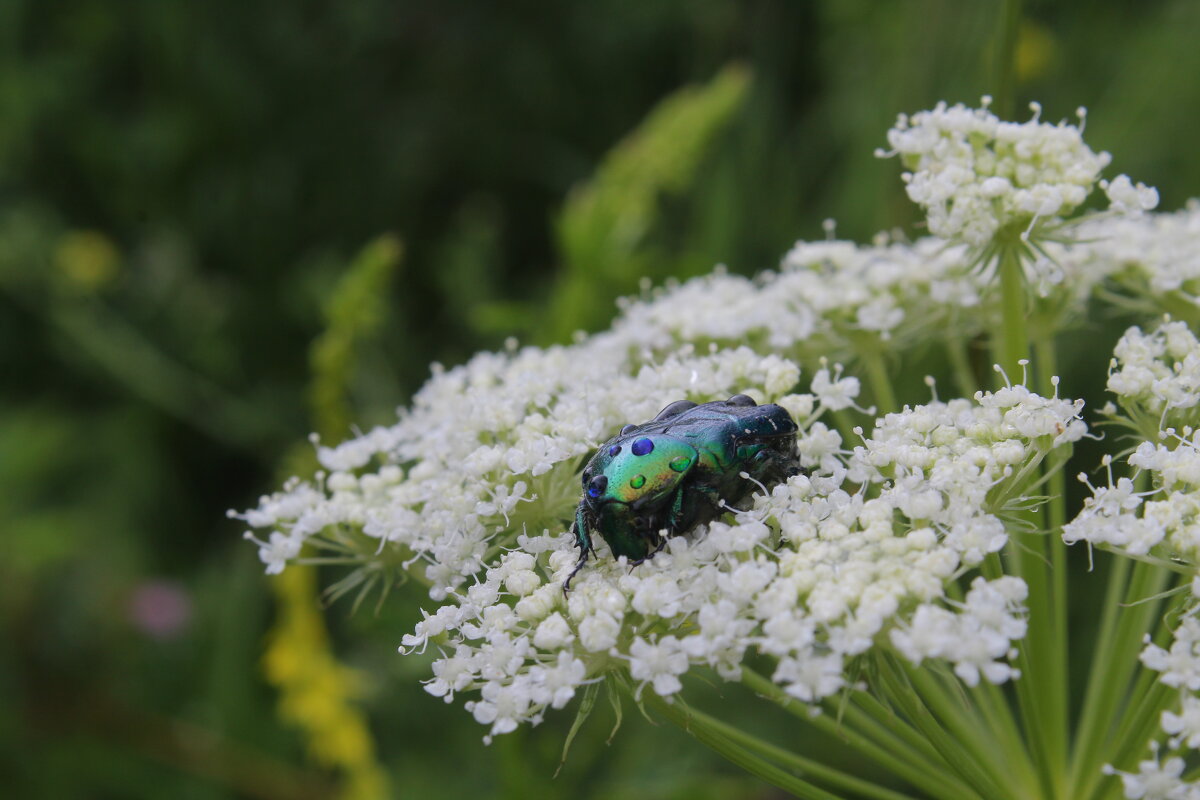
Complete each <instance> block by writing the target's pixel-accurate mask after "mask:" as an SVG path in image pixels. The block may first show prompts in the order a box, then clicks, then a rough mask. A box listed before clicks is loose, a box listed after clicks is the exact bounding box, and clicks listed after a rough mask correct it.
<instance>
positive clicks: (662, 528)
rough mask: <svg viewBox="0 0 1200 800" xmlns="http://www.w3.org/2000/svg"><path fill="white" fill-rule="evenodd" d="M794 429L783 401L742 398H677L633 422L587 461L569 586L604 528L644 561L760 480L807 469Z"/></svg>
mask: <svg viewBox="0 0 1200 800" xmlns="http://www.w3.org/2000/svg"><path fill="white" fill-rule="evenodd" d="M796 431H797V426H796V423H795V421H794V420H793V419H792V417H791V415H790V414H788V412H787V411H786V410H785V409H783V408H782V407H781V406H777V405H774V404H766V405H761V406H760V405H757V404H756V403H755V402H754V400H753V398H751V397H748V396H747V395H744V394H739V395H734V396H733V397H731V398H729V399H728V400H718V401H716V402H713V403H703V404H697V403H693V402H691V401H690V400H679V401H676V402H674V403H671V404H670V405H669V406H667V407H666V408H664V409H663V410H662V411H660V412H659V414H658V416H656V417H655V418H654V419H652V420H650V421H649V422H645V423H643V424H641V425H626V426H625V427H624V428H622V429H621V432H620V433H619V434H617V435H616V436H614V437H613V438H612V439H610V440H608V441H607V442H605V443H604V445H603V446H602V447H601V448H600V449H599V450H598V451H597V452H596V455H594V456H593V457H592V459H591V460H590V461H589V462H588V464H587V466H586V467H584V470H583V499H582V500H581V501H580V502H579V508H578V509H577V510H576V512H575V523H574V525H573V526H572V528H573V530H574V533H575V542H576V544H578V545H579V550H580V554H579V563H577V564H576V565H575V569H574V570H572V572H571V574H570V575H569V576H568V577H567V580H566V581H565V582H564V583H563V591H564V592H566V591H567V590H568V588H569V587H570V584H571V579H572V578H574V577H575V575H576V573H578V572H579V570H581V569H583V566H584V564H586V563H587V560H588V554H589V553H592V554H594V553H595V550H594V547H593V545H592V537H593V536H594V535H596V534H599V535H600V536H601V537H602V538H603V539H604V541H605V542H607V543H608V546H609V548H611V549H612V552H613V555H615V556H625V557H626V558H628V559H629V560H630V562H632V563H633V564H635V565H636V564H640V563H642V562H643V561H645V560H646V559H647V558H650V557H652V556H653V555H654V554H655V553H657V552H658V551H659V550H661V549H662V548H663V547H664V545H665V544H666V540H667V537H668V536H676V535H678V534H681V533H686V532H687V531H689V530H691V529H692V528H694V527H695V526H697V525H700V524H702V523H705V522H710V521H711V520H713V519H715V518H716V517H718V516H720V515H721V514H723V513H725V511H726V510H728V507H730V506H734V505H735V504H737V503H739V502H741V501H742V500H744V499H745V498H746V497H748V496H749V495H750V493H751V492H752V491H753V490H754V488H755V486H756V485H757V484H756V483H755V481H757V482H758V483H759V484H762V485H764V486H767V487H770V486H772V485H774V484H776V483H779V482H780V481H782V480H786V479H787V478H788V477H790V476H792V475H796V474H799V473H800V472H801V471H802V470H801V468H800V461H799V457H798V456H797V454H796ZM743 473H744V474H746V475H747V476H748V477H742V475H743ZM722 501H724V503H722ZM664 533H665V536H664V535H663V534H664Z"/></svg>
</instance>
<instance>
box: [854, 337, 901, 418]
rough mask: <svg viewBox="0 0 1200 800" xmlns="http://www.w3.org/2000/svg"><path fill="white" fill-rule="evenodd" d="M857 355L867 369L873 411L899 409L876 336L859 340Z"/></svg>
mask: <svg viewBox="0 0 1200 800" xmlns="http://www.w3.org/2000/svg"><path fill="white" fill-rule="evenodd" d="M858 352H859V357H860V358H862V362H863V367H865V368H866V371H867V380H868V381H870V383H871V396H872V398H873V399H874V400H875V411H876V413H878V414H880V415H881V416H882V415H883V414H891V413H894V412H895V411H897V410H899V407H898V406H897V405H896V393H895V391H893V389H892V379H891V378H890V377H888V371H887V364H885V363H884V359H883V346H882V345H881V343H880V342H879V339H878V337H874V336H873V337H871V340H870V341H863V342H860V347H859V348H858Z"/></svg>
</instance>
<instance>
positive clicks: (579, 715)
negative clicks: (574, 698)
mask: <svg viewBox="0 0 1200 800" xmlns="http://www.w3.org/2000/svg"><path fill="white" fill-rule="evenodd" d="M598 694H600V684H599V683H589V684H588V685H587V688H586V689H584V690H583V701H582V702H581V703H580V704H579V711H577V712H575V721H574V722H572V723H571V730H569V731H567V738H566V739H564V740H563V749H562V757H561V758H559V760H558V769H556V770H554V777H556V778H557V777H558V773H559V772H561V771H562V768H563V765H564V764H566V763H567V753H568V752H569V751H570V749H571V742H573V741H575V734H577V733H579V729H580V728H582V727H583V723H584V722H585V721H587V718H588V717H590V716H591V715H592V709H594V708H595V707H596V695H598Z"/></svg>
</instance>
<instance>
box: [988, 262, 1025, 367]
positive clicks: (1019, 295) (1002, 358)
mask: <svg viewBox="0 0 1200 800" xmlns="http://www.w3.org/2000/svg"><path fill="white" fill-rule="evenodd" d="M997 258H999V259H1000V264H999V268H998V269H999V273H1000V330H999V331H996V332H994V333H993V337H992V350H993V353H994V354H995V359H996V363H997V364H999V365H1000V366H1001V367H1002V368H1003V369H1004V372H1005V373H1006V374H1007V375H1008V379H1009V380H1011V381H1013V382H1014V383H1017V382H1020V381H1021V373H1022V370H1023V367H1022V366H1021V363H1020V362H1021V361H1023V360H1024V359H1027V358H1029V334H1028V332H1027V331H1026V330H1025V324H1026V305H1027V293H1026V290H1025V272H1024V270H1023V269H1022V267H1021V246H1020V244H1019V243H1018V242H1016V241H1013V242H1005V243H1002V244H1001V245H1000V246H999V247H998V248H997ZM998 381H999V385H1001V386H1003V385H1004V378H1003V377H1002V376H1001V377H999V378H998Z"/></svg>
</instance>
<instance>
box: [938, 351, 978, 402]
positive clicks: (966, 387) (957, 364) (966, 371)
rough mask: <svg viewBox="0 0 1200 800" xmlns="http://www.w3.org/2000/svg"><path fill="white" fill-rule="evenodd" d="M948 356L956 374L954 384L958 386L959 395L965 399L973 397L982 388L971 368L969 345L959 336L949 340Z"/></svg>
mask: <svg viewBox="0 0 1200 800" xmlns="http://www.w3.org/2000/svg"><path fill="white" fill-rule="evenodd" d="M946 355H947V357H948V358H949V359H950V367H951V369H952V371H953V373H954V382H955V383H956V384H957V385H958V391H959V394H961V395H962V396H963V397H973V396H974V395H975V392H977V391H978V390H979V388H980V386H979V381H977V380H976V379H975V370H974V369H972V368H971V358H970V356H969V355H968V354H967V343H966V342H965V341H963V340H962V339H961V338H959V337H957V336H955V337H952V338H950V339H947V340H946Z"/></svg>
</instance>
